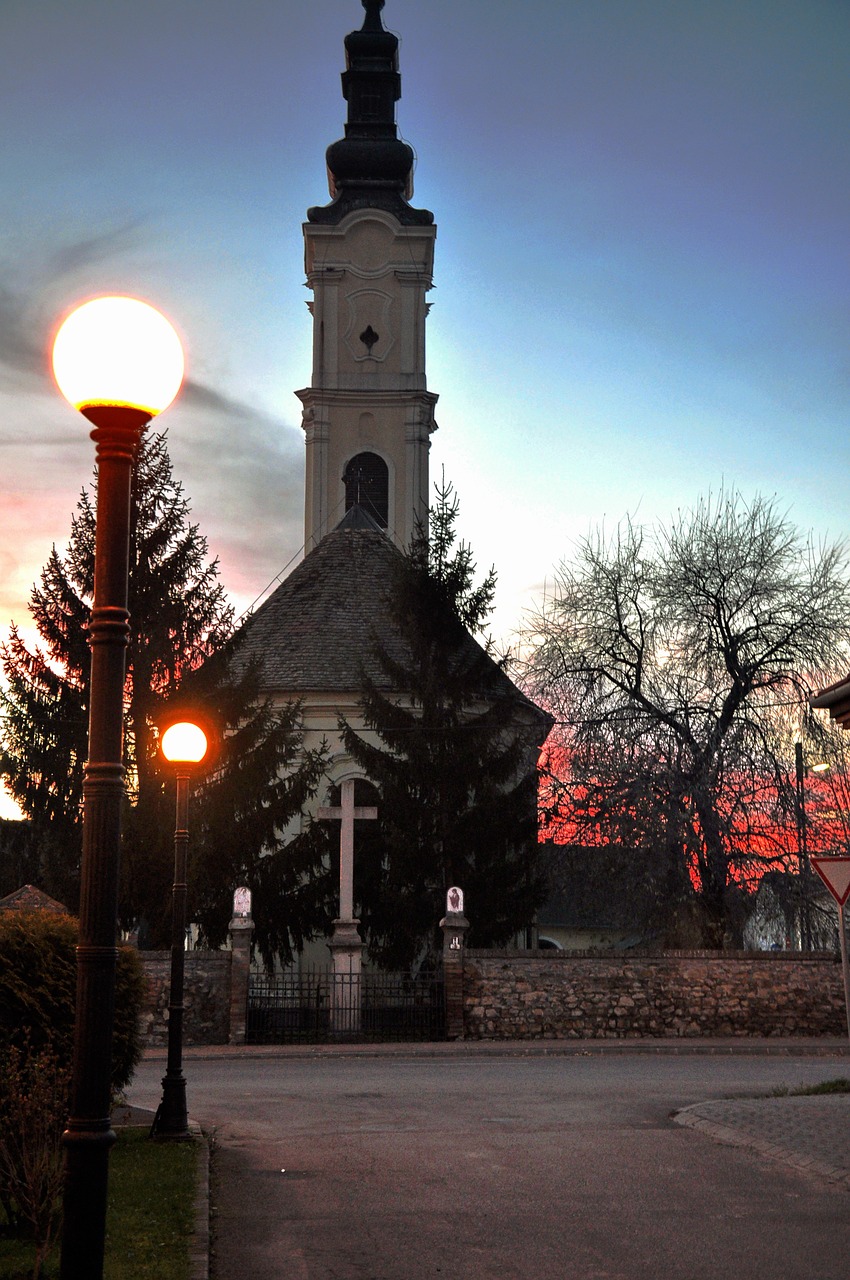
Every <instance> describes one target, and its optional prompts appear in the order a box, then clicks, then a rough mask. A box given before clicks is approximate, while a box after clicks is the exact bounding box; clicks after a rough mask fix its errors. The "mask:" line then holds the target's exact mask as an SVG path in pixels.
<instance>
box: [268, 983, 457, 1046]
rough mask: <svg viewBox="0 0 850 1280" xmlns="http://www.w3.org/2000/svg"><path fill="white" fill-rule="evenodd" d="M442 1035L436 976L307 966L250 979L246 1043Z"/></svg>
mask: <svg viewBox="0 0 850 1280" xmlns="http://www.w3.org/2000/svg"><path fill="white" fill-rule="evenodd" d="M444 1037H445V998H444V989H443V977H442V973H441V972H437V973H434V972H427V973H425V972H420V973H417V974H409V973H384V972H372V971H366V972H363V973H360V974H340V973H334V972H333V970H332V969H330V968H327V969H325V968H311V969H304V970H302V971H301V972H299V973H289V974H281V975H276V976H273V977H267V976H264V975H260V974H255V975H252V976H251V979H250V983H249V987H248V1022H247V1028H246V1040H247V1042H248V1043H249V1044H286V1043H302V1044H309V1043H321V1042H323V1041H333V1040H349V1041H350V1040H363V1041H379V1040H396V1041H404V1040H441V1039H443V1038H444Z"/></svg>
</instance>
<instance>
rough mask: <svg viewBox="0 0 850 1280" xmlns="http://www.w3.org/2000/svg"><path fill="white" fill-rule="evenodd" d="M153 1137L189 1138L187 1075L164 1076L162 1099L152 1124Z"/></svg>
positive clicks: (181, 1073)
mask: <svg viewBox="0 0 850 1280" xmlns="http://www.w3.org/2000/svg"><path fill="white" fill-rule="evenodd" d="M151 1137H152V1138H178V1139H179V1138H184V1139H185V1138H189V1137H191V1135H190V1133H189V1113H188V1110H187V1107H186V1077H185V1076H184V1075H183V1072H182V1071H181V1072H180V1073H179V1074H178V1075H171V1076H169V1075H165V1076H163V1078H162V1101H161V1102H160V1104H159V1107H158V1109H157V1113H156V1116H155V1117H154V1122H153V1124H152V1125H151Z"/></svg>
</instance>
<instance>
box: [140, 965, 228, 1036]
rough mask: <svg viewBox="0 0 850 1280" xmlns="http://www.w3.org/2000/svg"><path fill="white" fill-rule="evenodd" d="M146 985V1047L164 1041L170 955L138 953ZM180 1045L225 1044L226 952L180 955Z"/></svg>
mask: <svg viewBox="0 0 850 1280" xmlns="http://www.w3.org/2000/svg"><path fill="white" fill-rule="evenodd" d="M139 956H140V959H141V960H142V963H143V965H144V968H145V976H146V978H147V982H148V992H147V999H146V1001H145V1008H144V1013H143V1036H144V1038H145V1043H146V1044H148V1045H164V1044H167V1042H168V993H169V987H170V984H171V952H170V951H140V952H139ZM184 965H185V972H184V979H183V1043H184V1044H186V1045H193V1044H227V1041H228V1037H229V1033H230V967H231V953H230V952H229V951H187V952H186V954H185V956H184Z"/></svg>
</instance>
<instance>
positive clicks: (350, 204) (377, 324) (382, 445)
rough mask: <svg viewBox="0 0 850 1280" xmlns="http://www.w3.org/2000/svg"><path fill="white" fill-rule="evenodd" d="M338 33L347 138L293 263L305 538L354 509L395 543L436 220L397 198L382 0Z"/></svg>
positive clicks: (313, 541) (400, 164) (426, 424)
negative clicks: (309, 374)
mask: <svg viewBox="0 0 850 1280" xmlns="http://www.w3.org/2000/svg"><path fill="white" fill-rule="evenodd" d="M363 8H364V9H365V10H366V18H365V21H364V23H363V26H362V28H361V29H360V30H359V31H352V32H351V34H350V35H349V36H347V37H346V40H345V53H346V64H347V65H346V70H345V71H344V72H343V76H342V91H343V94H344V96H345V98H346V101H347V102H348V122H347V124H346V126H345V137H344V138H341V139H340V140H339V142H334V143H333V144H332V145H331V146H330V147H329V148H328V151H327V159H328V175H329V185H330V191H331V195H332V196H333V202H332V203H331V204H329V205H325V206H324V207H322V208H317V209H310V210H308V213H307V219H308V220H307V222H305V223H304V262H305V269H306V272H307V287H308V288H309V289H311V290H312V291H313V301H312V302H311V303H310V304H309V306H310V310H311V312H312V315H313V378H312V383H311V385H310V386H309V387H306V388H305V389H304V390H303V391H299V392H298V393H297V394H298V397H299V399H300V400H301V403H302V405H303V406H304V414H303V419H302V425H303V427H304V434H305V437H306V443H307V475H306V491H305V502H304V545H305V547H306V549H307V551H312V550H313V548H314V547H316V546H318V544H319V542H320V541H321V540H322V538H323V537H324V536H325V534H327V533H329V532H330V531H331V530H332V529H334V528H335V527H336V526H337V525H338V524H339V522H340V520H341V519H342V518H343V516H344V515H345V513H346V511H347V510H350V509H351V508H352V507H353V506H355V505H360V506H361V507H365V508H366V510H368V512H369V515H370V516H371V518H372V520H373V521H375V523H376V524H377V526H378V527H379V528H381V529H384V530H385V531H386V533H387V536H388V537H390V538H392V540H393V541H394V542H395V543H396V544H397V545H398V546H400V547H407V546H409V545H410V542H411V539H412V538H413V535H414V533H415V532H416V530H417V528H418V526H419V525H420V524H423V525H426V524H427V519H428V488H429V482H428V450H429V448H430V436H431V432H432V431H434V430H435V429H436V425H437V424H436V423H435V422H434V405H435V404H436V402H437V397H436V396H435V395H434V394H433V392H430V391H429V390H428V386H427V382H426V379H425V317H426V315H427V313H428V304H427V302H426V300H425V299H426V295H427V293H428V290H429V289H430V288H431V273H432V271H433V265H434V238H435V236H436V228H435V227H434V215H433V214H432V213H429V212H428V210H427V209H414V208H412V207H411V205H410V204H409V203H408V195H409V194H410V191H411V189H412V187H411V175H412V172H413V151H412V150H411V148H410V147H409V146H408V145H407V143H405V142H402V141H401V139H400V138H398V137H397V135H396V125H395V104H396V101H397V100H398V98H399V97H400V95H401V80H400V77H399V71H398V39H397V38H396V36H394V35H393V34H392V33H391V32H389V31H386V30H384V25H383V23H382V21H381V9H382V8H383V0H363Z"/></svg>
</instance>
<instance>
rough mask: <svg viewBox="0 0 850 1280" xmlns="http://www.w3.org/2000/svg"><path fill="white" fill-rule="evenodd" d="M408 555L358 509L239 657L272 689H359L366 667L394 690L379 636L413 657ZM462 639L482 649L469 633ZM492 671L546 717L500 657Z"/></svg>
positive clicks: (262, 611)
mask: <svg viewBox="0 0 850 1280" xmlns="http://www.w3.org/2000/svg"><path fill="white" fill-rule="evenodd" d="M401 559H402V553H401V552H400V551H399V550H398V548H397V547H396V546H395V545H394V543H392V542H391V541H390V539H389V538H388V537H387V535H386V534H385V533H384V532H383V531H381V530H380V529H378V527H377V525H376V524H375V523H374V521H372V520H370V519H369V518H368V516H366V517H362V516H361V515H360V514H359V509H358V508H356V507H353V508H351V510H350V511H349V512H348V513H347V515H346V517H345V519H344V520H343V521H342V522H341V523H340V524H339V525H338V526H337V527H336V529H334V530H332V532H331V533H328V534H326V535H325V537H324V538H322V540H321V542H320V543H319V544H318V546H317V547H315V549H314V550H313V551H311V552H310V553H309V555H307V556H305V558H304V559H303V560H302V561H301V563H300V564H299V565H298V566H297V568H295V569H294V570H293V571H292V573H291V574H290V575H289V577H288V578H287V579H286V580H285V582H283V583H281V585H280V586H279V587H278V588H277V590H276V591H274V592H273V593H272V595H271V596H269V598H268V600H266V601H265V603H264V604H263V605H261V606H260V608H259V609H258V610H257V612H256V613H255V614H253V615H252V617H250V618H249V619H248V621H247V622H246V623H245V626H244V628H243V637H244V638H243V643H242V646H241V648H240V650H239V654H240V658H241V659H243V660H244V659H251V658H253V659H256V660H257V661H258V662H259V664H260V669H261V673H262V684H263V687H264V688H265V689H267V690H268V691H270V692H283V693H293V694H295V695H301V694H304V693H307V692H319V691H325V692H329V693H337V692H350V691H352V690H355V691H356V690H358V689H359V688H360V686H361V684H362V680H363V674H364V672H365V673H366V674H367V675H368V676H369V678H370V679H372V680H373V681H374V682H375V684H376V685H377V686H378V688H380V689H384V690H391V689H392V687H393V686H392V683H391V681H390V680H389V678H388V677H387V675H386V673H385V672H384V670H383V668H382V667H381V666H380V664H379V663H378V661H377V659H376V657H375V652H374V651H375V645H376V642H377V640H378V637H380V641H381V644H382V645H383V647H384V648H385V649H386V650H387V651H388V652H389V654H390V656H391V658H392V659H393V660H395V661H397V662H402V663H404V662H405V661H406V660H407V654H406V651H405V645H404V641H403V640H402V637H401V635H400V634H399V632H398V630H397V628H396V626H395V624H394V623H393V621H392V616H391V610H390V604H389V600H390V592H391V588H392V582H393V572H394V569H395V568H396V567H397V566H398V564H399V563H400V561H401ZM462 643H463V645H464V646H466V645H470V646H474V647H475V649H476V650H477V651H478V652H479V653H482V652H483V650H482V649H481V646H480V645H479V644H478V642H477V641H476V640H475V639H474V638H473V637H472V636H471V635H469V634H468V633H464V638H463V641H462ZM488 670H489V674H490V676H491V678H492V684H491V691H492V692H494V693H495V692H499V693H500V694H501V695H502V696H503V697H504V696H509V697H512V698H515V699H516V700H517V701H518V702H520V703H522V704H524V705H525V706H526V707H527V708H528V710H529V711H531V712H532V714H533V715H534V716H535V717H541V718H546V717H545V714H544V713H543V712H542V711H541V710H540V709H539V708H538V707H537V706H535V704H534V703H533V702H531V701H530V700H529V699H528V698H526V697H525V695H524V694H522V693H521V692H520V690H519V689H517V688H516V686H515V685H514V684H513V682H512V681H511V680H509V679H508V677H507V676H506V675H505V673H504V672H503V671H502V670H501V668H500V667H498V665H497V664H496V663H495V662H492V661H490V662H489V668H488ZM488 683H489V681H488ZM398 692H403V691H402V690H398Z"/></svg>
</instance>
